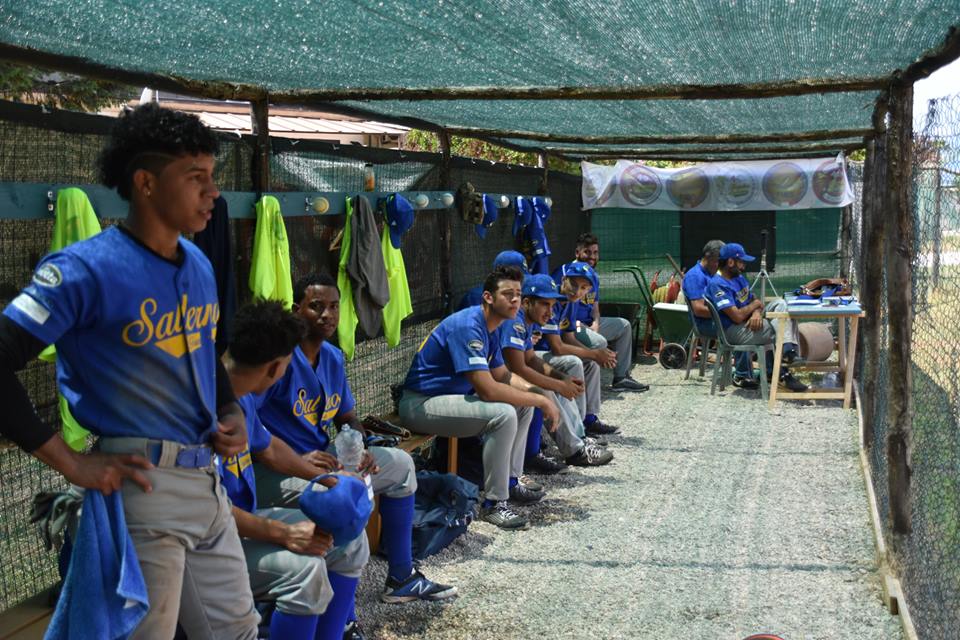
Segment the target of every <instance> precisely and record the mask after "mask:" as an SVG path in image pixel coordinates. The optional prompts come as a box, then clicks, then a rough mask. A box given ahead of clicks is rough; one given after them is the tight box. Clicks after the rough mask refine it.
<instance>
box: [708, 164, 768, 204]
mask: <svg viewBox="0 0 960 640" xmlns="http://www.w3.org/2000/svg"><path fill="white" fill-rule="evenodd" d="M713 184H714V186H715V187H716V189H717V195H718V197H719V198H720V201H721V202H722V203H723V204H725V205H727V206H729V207H732V208H738V207H742V206H744V205H745V204H747V203H748V202H750V200H752V199H753V196H754V195H756V193H757V181H756V180H755V179H754V177H753V176H752V175H750V172H749V171H747V170H746V169H745V168H743V167H738V166H736V165H732V166H727V167H723V169H721V172H720V173H718V174H717V175H716V176H714V178H713Z"/></svg>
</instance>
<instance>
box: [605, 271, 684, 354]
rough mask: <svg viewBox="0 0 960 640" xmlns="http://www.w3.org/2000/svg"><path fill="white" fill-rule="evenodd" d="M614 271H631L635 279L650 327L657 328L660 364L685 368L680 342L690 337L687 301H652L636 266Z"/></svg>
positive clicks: (643, 277) (644, 279)
mask: <svg viewBox="0 0 960 640" xmlns="http://www.w3.org/2000/svg"><path fill="white" fill-rule="evenodd" d="M614 271H615V272H616V271H620V272H625V273H629V274H631V275H632V276H633V279H634V280H635V281H636V283H637V288H639V289H640V294H641V296H642V297H643V301H644V303H645V304H646V307H647V311H648V313H649V321H650V323H651V324H652V327H651V328H654V327H655V328H656V329H657V330H659V332H660V353H659V355H658V357H657V359H658V360H659V362H660V364H661V365H662V366H663V367H664V368H665V369H682V368H684V367H685V366H686V363H687V350H686V348H685V347H684V346H683V345H684V344H686V343H687V342H688V341H689V337H690V332H691V331H692V328H691V326H690V319H689V317H688V316H687V307H686V305H682V304H672V303H667V302H655V301H654V299H653V295H652V294H651V292H650V287H649V285H647V279H646V276H644V275H643V270H642V269H641V268H640V267H638V266H629V267H623V268H619V269H614ZM634 344H636V342H635V343H634ZM645 352H646V353H647V354H650V355H652V352H651V351H649V350H647V349H645Z"/></svg>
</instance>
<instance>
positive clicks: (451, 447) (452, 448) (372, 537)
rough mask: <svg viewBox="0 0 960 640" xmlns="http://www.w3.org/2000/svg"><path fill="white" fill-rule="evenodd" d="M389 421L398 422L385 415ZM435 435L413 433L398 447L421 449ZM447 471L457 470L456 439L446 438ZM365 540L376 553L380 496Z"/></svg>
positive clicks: (431, 443)
mask: <svg viewBox="0 0 960 640" xmlns="http://www.w3.org/2000/svg"><path fill="white" fill-rule="evenodd" d="M387 419H388V420H390V422H393V423H394V424H399V423H398V422H397V420H396V416H388V417H387ZM436 439H437V436H435V435H431V434H425V433H414V434H413V435H412V436H411V437H409V438H407V439H406V440H402V441H401V442H400V445H399V446H398V447H397V448H398V449H402V450H403V451H406V452H407V453H409V454H413V453H414V452H417V451H422V450H424V449H426V448H428V447H432V446H433V445H434V443H435V442H436ZM447 441H448V442H447V473H453V474H455V473H456V472H457V439H456V438H447ZM367 542H368V544H369V545H370V553H376V552H377V550H378V549H379V548H380V497H379V496H377V497H376V498H374V502H373V512H372V513H371V514H370V519H369V520H368V521H367Z"/></svg>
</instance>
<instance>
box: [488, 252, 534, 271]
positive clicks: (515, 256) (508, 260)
mask: <svg viewBox="0 0 960 640" xmlns="http://www.w3.org/2000/svg"><path fill="white" fill-rule="evenodd" d="M497 267H520V269H521V270H522V271H523V272H524V273H527V259H526V258H525V257H523V254H522V253H520V252H519V251H501V252H500V253H498V254H497V257H496V258H494V259H493V268H494V269H496V268H497Z"/></svg>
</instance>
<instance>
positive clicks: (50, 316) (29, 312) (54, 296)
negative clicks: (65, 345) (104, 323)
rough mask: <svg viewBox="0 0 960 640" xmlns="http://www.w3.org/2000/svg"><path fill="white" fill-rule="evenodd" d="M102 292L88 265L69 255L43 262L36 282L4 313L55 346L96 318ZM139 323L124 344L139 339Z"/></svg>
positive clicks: (41, 339)
mask: <svg viewBox="0 0 960 640" xmlns="http://www.w3.org/2000/svg"><path fill="white" fill-rule="evenodd" d="M99 295H100V294H99V291H98V287H97V283H96V280H95V279H94V277H93V274H92V273H90V270H89V269H87V266H86V265H85V264H83V262H81V261H80V260H78V259H77V258H75V257H73V256H71V255H69V254H66V253H54V254H51V255H49V256H47V257H46V258H44V259H43V260H41V261H40V264H39V265H38V266H37V269H36V271H34V273H33V280H32V281H31V282H30V285H29V286H27V288H26V289H24V290H23V291H22V292H21V293H20V295H18V296H17V297H16V298H14V299H13V300H12V301H11V302H10V304H9V305H7V307H6V308H5V309H4V310H3V314H4V315H5V316H7V317H8V318H10V319H11V320H13V321H14V322H15V323H17V325H19V326H20V327H22V328H23V329H24V330H26V331H27V332H29V333H30V334H31V335H32V336H34V337H35V338H37V339H38V340H40V341H41V342H43V343H44V344H53V343H54V342H56V341H57V340H58V339H59V338H60V336H62V335H63V334H65V333H66V332H67V331H69V330H70V329H72V328H73V327H78V326H87V325H89V324H91V323H92V322H93V321H94V320H95V317H96V311H95V310H96V308H97V302H96V301H97V300H98V299H99ZM136 324H137V323H136V322H134V323H131V324H130V325H128V326H127V328H125V329H124V336H123V338H124V341H126V340H127V339H128V338H129V339H130V340H136V339H137V336H136V335H130V336H128V335H127V332H130V331H135V330H136V326H135V325H136Z"/></svg>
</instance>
